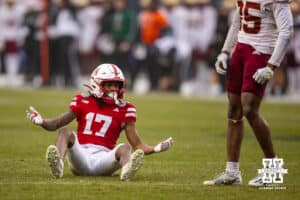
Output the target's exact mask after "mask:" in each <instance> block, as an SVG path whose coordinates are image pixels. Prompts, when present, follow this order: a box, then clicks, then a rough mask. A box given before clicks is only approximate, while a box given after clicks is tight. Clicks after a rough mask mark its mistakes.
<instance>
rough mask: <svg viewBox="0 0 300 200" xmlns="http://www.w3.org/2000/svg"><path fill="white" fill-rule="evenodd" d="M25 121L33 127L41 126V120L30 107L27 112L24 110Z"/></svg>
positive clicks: (36, 112)
mask: <svg viewBox="0 0 300 200" xmlns="http://www.w3.org/2000/svg"><path fill="white" fill-rule="evenodd" d="M26 116H27V119H28V120H30V121H31V122H32V123H34V124H35V125H42V124H43V121H44V120H43V118H42V116H41V115H40V113H38V111H36V110H35V109H34V108H33V107H32V106H30V107H29V110H26Z"/></svg>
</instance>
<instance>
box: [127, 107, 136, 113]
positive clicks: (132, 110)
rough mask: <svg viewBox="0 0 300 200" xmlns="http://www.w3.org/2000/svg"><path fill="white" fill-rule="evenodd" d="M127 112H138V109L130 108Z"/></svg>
mask: <svg viewBox="0 0 300 200" xmlns="http://www.w3.org/2000/svg"><path fill="white" fill-rule="evenodd" d="M127 111H128V112H136V109H135V108H128V109H127Z"/></svg>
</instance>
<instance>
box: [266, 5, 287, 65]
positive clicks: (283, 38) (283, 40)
mask: <svg viewBox="0 0 300 200" xmlns="http://www.w3.org/2000/svg"><path fill="white" fill-rule="evenodd" d="M273 14H274V18H275V22H276V26H277V29H278V32H279V34H278V38H277V41H276V44H275V48H274V51H273V53H272V56H271V58H270V59H269V61H268V63H270V64H272V65H275V66H277V67H279V66H280V63H281V62H282V60H283V58H284V56H285V53H286V51H287V49H288V46H289V42H290V40H291V38H292V35H293V16H292V12H291V9H290V6H289V4H288V3H274V4H273Z"/></svg>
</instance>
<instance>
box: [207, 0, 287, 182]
mask: <svg viewBox="0 0 300 200" xmlns="http://www.w3.org/2000/svg"><path fill="white" fill-rule="evenodd" d="M289 2H290V0H251V1H247V0H237V2H236V6H237V8H236V13H235V16H234V19H233V22H232V25H231V27H230V29H229V31H228V34H227V37H226V40H225V43H224V46H223V48H222V51H221V53H220V54H219V56H218V57H217V61H216V64H215V67H216V71H217V72H218V73H219V74H226V73H227V77H226V79H227V86H226V88H227V96H228V100H229V108H228V128H227V163H226V170H225V172H224V173H221V174H220V175H218V176H216V177H215V178H214V179H212V180H208V181H204V185H223V184H228V185H238V184H241V183H242V178H241V173H240V171H239V158H240V148H241V144H242V139H243V132H244V125H243V116H245V118H246V119H247V121H248V122H249V124H250V126H251V128H252V130H253V132H254V134H255V136H256V139H257V140H258V143H259V145H260V147H261V149H262V151H263V153H264V156H265V158H271V159H272V158H275V157H276V154H275V151H274V148H273V144H272V140H271V133H270V129H269V126H268V124H267V122H266V121H265V120H264V118H263V117H262V116H261V115H260V114H259V107H260V104H261V101H262V99H263V95H264V92H265V88H266V85H267V82H268V81H269V80H270V79H271V78H272V76H273V74H274V71H275V70H276V68H278V67H279V66H280V63H281V61H282V59H283V57H284V55H285V53H286V50H287V48H288V43H289V41H290V39H291V37H292V34H293V17H292V13H291V9H290V5H289ZM232 51H233V53H232V54H231V52H232ZM230 55H231V59H230V60H229V58H230ZM228 61H229V63H228V67H227V62H228ZM248 184H249V185H250V186H262V185H264V183H263V181H262V174H258V176H257V177H255V178H254V179H252V180H250V181H249V183H248Z"/></svg>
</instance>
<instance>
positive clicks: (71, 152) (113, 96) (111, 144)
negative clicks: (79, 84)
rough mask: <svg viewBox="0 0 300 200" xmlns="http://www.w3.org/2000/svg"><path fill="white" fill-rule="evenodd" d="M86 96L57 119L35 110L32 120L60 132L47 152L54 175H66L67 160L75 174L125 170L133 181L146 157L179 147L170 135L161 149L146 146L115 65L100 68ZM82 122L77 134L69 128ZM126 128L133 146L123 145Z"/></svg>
mask: <svg viewBox="0 0 300 200" xmlns="http://www.w3.org/2000/svg"><path fill="white" fill-rule="evenodd" d="M86 87H87V88H88V91H87V92H86V93H81V94H77V95H76V96H75V97H74V98H73V99H72V101H71V103H70V105H69V110H68V111H66V112H65V113H63V114H61V115H59V116H58V117H55V118H51V119H44V118H43V117H42V116H41V115H40V114H39V113H38V111H36V110H35V109H34V108H33V107H30V108H29V110H28V111H26V112H27V118H28V119H29V120H30V121H31V122H32V123H33V124H35V125H38V126H41V127H42V128H44V129H46V130H48V131H55V130H57V129H59V132H58V136H57V139H56V143H55V145H50V146H49V147H48V149H47V151H46V160H47V162H48V164H49V166H50V169H51V172H52V175H53V176H54V177H56V178H61V177H62V176H63V170H64V160H65V157H67V160H68V163H69V167H70V170H71V171H72V173H73V174H74V175H82V176H110V175H112V174H113V173H114V172H115V171H116V170H118V169H120V168H121V174H120V179H121V180H122V181H130V180H132V178H133V176H134V174H135V172H136V171H137V170H138V169H139V168H140V167H141V165H142V163H143V159H144V154H145V155H148V154H152V153H158V152H162V151H165V150H167V149H169V148H170V147H171V146H172V144H173V139H172V138H171V137H170V138H168V139H166V140H164V141H163V142H160V143H158V144H157V145H155V146H150V145H147V144H145V143H143V142H142V140H141V138H140V137H139V135H138V131H137V129H136V125H135V123H136V108H135V106H134V105H133V104H132V103H129V102H126V101H124V100H123V96H124V91H125V78H124V75H123V73H122V71H121V70H120V69H119V68H118V67H117V66H116V65H114V64H101V65H99V66H98V67H97V68H96V69H94V71H93V72H92V74H91V76H90V83H89V84H88V85H86ZM74 119H76V120H77V134H75V132H73V131H72V130H70V129H69V128H67V127H65V126H66V125H67V124H69V123H70V122H72V121H73V120H74ZM122 130H124V131H125V134H126V137H127V140H128V142H129V144H118V145H116V143H117V140H118V138H119V136H120V133H121V132H122Z"/></svg>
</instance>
